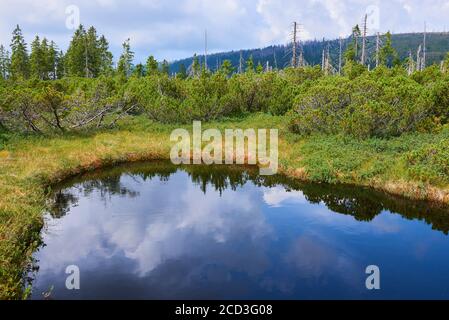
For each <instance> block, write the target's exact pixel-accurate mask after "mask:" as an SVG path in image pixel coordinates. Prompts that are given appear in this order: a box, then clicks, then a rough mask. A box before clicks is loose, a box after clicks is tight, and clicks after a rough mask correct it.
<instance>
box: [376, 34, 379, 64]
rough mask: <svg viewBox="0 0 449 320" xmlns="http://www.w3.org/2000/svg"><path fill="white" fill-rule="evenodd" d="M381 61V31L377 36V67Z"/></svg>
mask: <svg viewBox="0 0 449 320" xmlns="http://www.w3.org/2000/svg"><path fill="white" fill-rule="evenodd" d="M379 63H380V33H379V32H378V33H377V36H376V68H377V67H379Z"/></svg>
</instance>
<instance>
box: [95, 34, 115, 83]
mask: <svg viewBox="0 0 449 320" xmlns="http://www.w3.org/2000/svg"><path fill="white" fill-rule="evenodd" d="M98 50H99V60H100V66H99V75H106V76H110V75H111V74H112V72H113V68H112V65H113V61H112V60H113V56H112V53H111V52H110V51H109V43H108V41H107V40H106V38H105V36H101V37H100V39H99V40H98Z"/></svg>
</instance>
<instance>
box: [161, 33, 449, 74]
mask: <svg viewBox="0 0 449 320" xmlns="http://www.w3.org/2000/svg"><path fill="white" fill-rule="evenodd" d="M382 40H384V37H381V41H382ZM392 40H393V46H394V47H395V49H396V50H397V51H398V53H399V56H400V58H401V59H405V58H406V57H408V55H409V52H410V51H412V54H413V56H414V57H415V58H416V52H417V49H418V47H419V45H420V44H422V43H423V33H404V34H394V35H393V36H392ZM351 41H352V39H351V38H347V39H344V40H343V51H344V50H345V49H346V47H347V45H348V44H349V43H350V42H351ZM327 46H329V49H330V54H331V59H332V61H333V64H334V66H337V64H338V52H339V40H338V39H335V40H320V41H319V40H311V41H306V42H304V43H303V48H304V49H303V50H304V57H305V60H306V61H307V63H308V64H310V65H316V64H321V58H322V51H323V49H324V48H327ZM367 48H368V54H369V57H370V59H369V60H368V63H370V64H371V65H372V66H374V61H375V50H376V37H375V36H371V37H368V40H367ZM447 52H449V33H447V32H446V33H442V32H440V33H428V34H427V57H428V64H429V65H430V64H433V63H439V62H440V61H441V60H442V59H443V58H444V57H445V56H446V53H447ZM251 55H252V56H253V59H254V61H255V64H256V65H257V64H258V63H259V62H260V63H261V64H263V65H264V66H265V65H266V63H267V61H268V63H269V64H270V66H274V67H276V66H277V67H278V68H279V69H282V68H284V67H286V66H288V65H289V63H290V61H291V45H274V46H269V47H266V48H262V49H247V50H242V56H243V59H244V60H247V59H248V58H249V57H250V56H251ZM199 58H200V61H201V63H203V61H204V56H203V55H199ZM224 60H230V61H231V62H232V64H233V66H234V67H236V68H237V67H238V65H239V60H240V51H230V52H221V53H216V54H211V55H209V56H208V65H209V68H211V69H212V70H215V69H216V68H217V65H220V64H221V62H222V61H224ZM192 61H193V57H189V58H186V59H182V60H178V61H174V62H173V63H172V64H171V67H170V70H171V72H173V73H175V72H178V70H179V66H180V65H181V64H184V65H185V66H186V67H189V66H190V65H191V64H192Z"/></svg>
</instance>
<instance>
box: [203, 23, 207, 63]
mask: <svg viewBox="0 0 449 320" xmlns="http://www.w3.org/2000/svg"><path fill="white" fill-rule="evenodd" d="M204 69H205V70H206V71H207V30H205V31H204Z"/></svg>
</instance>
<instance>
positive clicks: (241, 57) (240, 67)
mask: <svg viewBox="0 0 449 320" xmlns="http://www.w3.org/2000/svg"><path fill="white" fill-rule="evenodd" d="M239 73H243V53H242V50H240V60H239Z"/></svg>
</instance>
